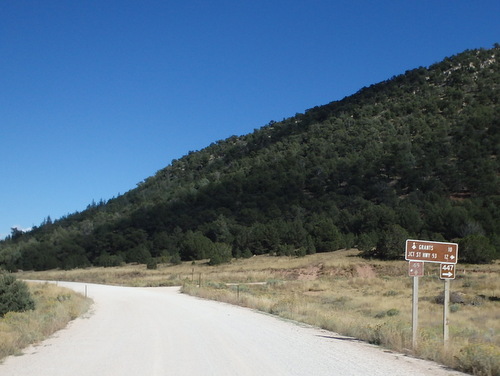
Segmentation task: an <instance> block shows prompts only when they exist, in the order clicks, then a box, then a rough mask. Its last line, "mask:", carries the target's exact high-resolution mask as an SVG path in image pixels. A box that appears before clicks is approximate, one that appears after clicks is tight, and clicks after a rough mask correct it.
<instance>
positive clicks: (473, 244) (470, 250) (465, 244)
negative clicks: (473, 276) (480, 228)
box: [458, 235, 498, 264]
mask: <svg viewBox="0 0 500 376" xmlns="http://www.w3.org/2000/svg"><path fill="white" fill-rule="evenodd" d="M458 252H459V253H458V255H459V258H460V261H463V262H467V263H471V264H487V263H490V262H491V261H492V260H494V259H495V258H496V257H498V254H496V252H495V248H494V247H493V246H492V245H491V243H490V241H489V239H488V238H487V237H485V236H483V235H469V236H466V237H465V238H463V239H460V240H459V242H458Z"/></svg>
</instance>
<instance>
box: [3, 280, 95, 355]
mask: <svg viewBox="0 0 500 376" xmlns="http://www.w3.org/2000/svg"><path fill="white" fill-rule="evenodd" d="M17 282H19V283H20V284H19V286H23V285H24V286H26V285H25V283H24V282H21V281H17ZM25 293H26V294H25ZM25 293H24V290H23V295H22V299H27V301H31V302H32V305H30V306H29V307H27V309H26V310H24V309H22V310H21V311H20V312H16V311H9V312H6V313H5V314H4V315H3V316H1V317H0V361H1V360H2V359H4V358H5V357H7V356H9V355H20V354H21V350H22V349H24V348H25V347H27V346H28V345H30V344H36V343H37V342H39V341H41V340H43V339H45V338H47V337H49V336H50V335H51V334H52V333H54V332H56V331H57V330H59V329H62V328H64V327H66V325H67V324H68V323H69V322H70V321H71V320H73V319H75V318H77V317H79V316H80V315H82V314H84V313H85V312H87V311H88V309H89V307H90V304H91V300H90V299H88V298H85V297H84V296H82V295H81V294H77V293H75V292H74V291H72V290H70V289H66V288H62V287H58V286H56V285H54V284H50V283H28V284H27V289H26V291H25ZM27 294H29V296H28V295H27ZM30 299H32V300H30Z"/></svg>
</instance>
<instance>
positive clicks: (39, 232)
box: [0, 46, 500, 270]
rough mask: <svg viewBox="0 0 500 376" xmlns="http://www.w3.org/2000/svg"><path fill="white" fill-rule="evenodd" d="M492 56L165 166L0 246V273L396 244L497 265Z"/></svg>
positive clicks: (473, 53) (499, 202) (476, 53)
mask: <svg viewBox="0 0 500 376" xmlns="http://www.w3.org/2000/svg"><path fill="white" fill-rule="evenodd" d="M499 52H500V48H499V47H498V46H495V47H494V48H492V49H488V50H486V49H480V50H470V51H465V52H463V53H461V54H458V55H456V56H452V57H450V58H447V59H445V60H443V61H442V62H439V63H436V64H434V65H432V66H430V67H428V68H424V67H419V68H417V69H413V70H411V71H407V72H405V73H404V74H401V75H398V76H395V77H392V78H391V79H389V80H387V81H384V82H381V83H378V84H375V85H372V86H370V87H366V88H362V89H361V90H360V91H359V92H357V93H355V94H354V95H352V96H350V97H347V98H345V99H343V100H340V101H335V102H331V103H329V104H327V105H323V106H318V107H315V108H312V109H309V110H306V111H305V112H304V113H298V114H296V115H295V116H292V117H290V118H287V119H283V120H282V121H279V122H276V121H271V122H269V124H267V125H265V126H263V127H262V128H260V129H258V130H255V131H254V132H253V133H251V134H248V135H244V136H232V137H230V138H228V139H226V140H221V141H218V142H215V143H213V144H211V145H209V146H208V147H206V148H205V149H203V150H200V151H196V152H189V153H188V154H187V155H185V156H184V157H182V158H180V159H178V160H174V161H172V163H171V164H170V165H168V166H167V167H165V168H164V169H162V170H160V171H158V172H157V173H156V174H155V175H154V176H152V177H149V178H147V179H145V180H144V181H143V182H141V183H140V184H138V186H137V187H136V188H134V189H132V190H130V191H129V192H127V193H125V194H123V195H120V196H118V197H116V198H112V199H110V200H108V201H103V200H101V201H100V202H99V203H95V202H92V204H90V205H89V206H88V207H87V209H86V210H84V211H82V212H77V213H73V214H70V215H67V216H64V217H63V218H60V219H57V220H55V221H52V220H51V219H50V218H48V219H47V220H45V221H44V222H43V223H42V224H40V226H37V227H35V228H34V229H33V230H32V231H30V232H27V233H23V232H21V231H19V230H13V232H12V235H11V236H10V237H8V238H7V239H6V240H4V241H2V242H0V265H2V266H3V267H4V268H6V269H9V270H16V269H26V270H28V269H35V270H40V269H50V268H75V267H84V266H89V265H101V266H113V265H120V264H122V263H126V262H140V263H146V264H148V265H152V266H154V265H155V263H156V262H173V263H177V262H180V261H182V260H197V259H209V260H210V262H211V263H213V264H218V263H221V262H227V261H229V260H230V259H231V258H232V257H249V256H251V255H255V254H276V255H293V256H301V255H305V254H311V253H314V252H326V251H334V250H337V249H341V248H348V247H357V248H359V249H361V250H362V251H364V254H365V255H366V256H367V257H378V258H382V259H394V258H399V257H402V254H403V244H404V240H405V239H406V238H422V239H428V240H435V241H452V240H453V241H458V242H460V248H459V249H460V251H459V255H460V259H461V261H464V262H490V261H491V260H493V259H496V258H498V257H499V256H500V252H499V250H500V184H499V183H500V181H499V180H500V178H499V176H500V174H499V172H500V168H499V164H500V162H499V160H498V154H499V152H500V124H499V123H500V109H499V102H500V101H499V94H498V92H499V90H498V88H499V86H500V73H499V69H498V68H499V61H498V60H499Z"/></svg>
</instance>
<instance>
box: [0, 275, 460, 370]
mask: <svg viewBox="0 0 500 376" xmlns="http://www.w3.org/2000/svg"><path fill="white" fill-rule="evenodd" d="M59 284H60V285H64V286H67V287H71V288H73V289H75V290H77V291H79V292H84V291H85V285H84V284H78V283H59ZM87 292H88V295H89V296H90V297H91V298H92V299H94V301H95V304H94V306H93V308H92V312H91V313H90V314H88V315H86V317H83V318H79V319H77V320H75V321H73V322H72V323H71V324H70V325H69V327H68V328H66V329H64V330H62V331H60V332H58V333H56V334H55V335H54V336H53V337H52V338H50V339H48V340H46V341H44V342H42V343H41V344H39V345H38V346H35V347H30V348H29V349H27V350H26V351H25V354H24V355H22V356H17V357H9V358H7V359H6V360H5V362H4V363H3V364H1V365H0V375H2V376H14V375H15V376H45V375H47V376H59V375H64V376H68V375H71V376H96V375H100V376H115V375H116V376H127V375H130V376H137V375H145V376H153V375H162V376H163V375H175V376H182V375H190V376H192V375H203V376H205V375H217V376H222V375H231V376H246V375H256V376H257V375H258V376H262V375H273V376H278V375H287V376H288V375H301V376H304V375H315V376H320V375H363V376H376V375H380V376H388V375H398V376H401V375H422V376H423V375H425V376H443V375H459V373H457V372H452V371H449V370H445V369H444V368H442V367H440V366H438V365H436V364H434V363H430V362H425V361H421V360H416V359H412V358H410V357H406V356H403V355H400V354H393V353H390V352H386V351H383V350H381V349H379V348H377V347H374V346H370V345H367V344H364V343H361V342H358V341H355V340H352V339H349V338H343V337H341V336H338V335H336V334H335V333H331V332H327V331H323V330H319V329H315V328H311V327H308V326H305V325H298V324H295V323H290V322H286V321H284V320H281V319H278V318H275V317H272V316H269V315H265V314H261V313H258V312H255V311H252V310H249V309H245V308H241V307H234V306H230V305H227V304H223V303H218V302H212V301H206V300H202V299H197V298H193V297H190V296H186V295H183V294H180V293H179V290H178V288H129V287H114V286H102V285H91V284H89V285H87Z"/></svg>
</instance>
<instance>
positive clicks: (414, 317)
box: [411, 277, 419, 349]
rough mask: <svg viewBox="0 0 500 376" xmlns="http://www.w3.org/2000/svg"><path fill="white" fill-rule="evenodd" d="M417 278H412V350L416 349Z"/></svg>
mask: <svg viewBox="0 0 500 376" xmlns="http://www.w3.org/2000/svg"><path fill="white" fill-rule="evenodd" d="M418 278H419V277H413V304H412V315H411V318H412V344H413V349H416V347H417V335H418Z"/></svg>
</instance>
